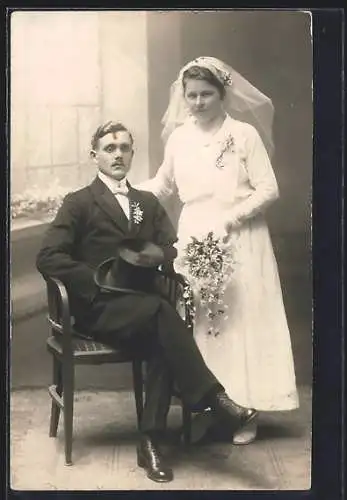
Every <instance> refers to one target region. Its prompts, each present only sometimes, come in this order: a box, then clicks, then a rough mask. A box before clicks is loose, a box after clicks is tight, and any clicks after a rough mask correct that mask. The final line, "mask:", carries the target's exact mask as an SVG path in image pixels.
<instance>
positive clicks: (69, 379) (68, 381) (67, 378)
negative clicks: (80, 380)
mask: <svg viewBox="0 0 347 500" xmlns="http://www.w3.org/2000/svg"><path fill="white" fill-rule="evenodd" d="M74 378H75V374H74V366H73V364H72V363H71V364H70V363H66V364H65V366H64V367H63V401H64V440H65V465H72V433H73V405H74V386H75V380H74Z"/></svg>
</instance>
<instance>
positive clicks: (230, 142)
mask: <svg viewBox="0 0 347 500" xmlns="http://www.w3.org/2000/svg"><path fill="white" fill-rule="evenodd" d="M234 145H235V142H234V138H233V137H232V136H231V135H228V137H227V138H226V139H225V141H224V142H223V143H222V146H221V150H220V152H219V154H218V156H217V160H216V167H217V168H224V164H223V157H224V154H225V153H226V152H227V151H228V149H231V151H232V152H233V153H234V149H233V146H234Z"/></svg>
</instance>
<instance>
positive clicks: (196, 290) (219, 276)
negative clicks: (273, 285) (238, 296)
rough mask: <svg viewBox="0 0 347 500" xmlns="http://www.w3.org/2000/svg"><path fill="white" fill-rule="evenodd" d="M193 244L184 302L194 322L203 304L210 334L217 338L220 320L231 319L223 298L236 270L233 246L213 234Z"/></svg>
mask: <svg viewBox="0 0 347 500" xmlns="http://www.w3.org/2000/svg"><path fill="white" fill-rule="evenodd" d="M191 240H192V241H191V242H190V243H188V245H187V246H186V247H185V251H184V257H183V265H184V267H185V269H186V272H187V276H186V277H187V279H188V281H189V285H188V286H187V287H186V289H185V292H184V298H185V300H186V303H187V305H188V307H189V309H190V312H191V315H192V317H193V318H194V316H195V313H196V302H197V301H198V302H199V304H200V307H201V308H202V309H203V310H205V312H206V316H207V319H208V322H209V328H208V334H209V335H212V334H213V335H215V336H217V335H218V334H219V330H218V328H217V327H216V321H215V320H216V318H217V317H220V316H221V315H224V319H227V315H226V309H227V308H228V305H227V304H225V303H224V302H223V295H224V292H225V290H226V287H227V285H228V283H229V282H230V279H231V274H232V272H233V270H234V263H235V262H234V258H233V251H232V246H231V245H230V243H229V244H228V245H223V244H222V243H221V240H220V238H218V237H215V236H214V234H213V232H212V231H211V232H209V233H208V234H207V236H206V237H204V238H203V239H201V240H199V239H197V238H196V237H194V236H192V237H191Z"/></svg>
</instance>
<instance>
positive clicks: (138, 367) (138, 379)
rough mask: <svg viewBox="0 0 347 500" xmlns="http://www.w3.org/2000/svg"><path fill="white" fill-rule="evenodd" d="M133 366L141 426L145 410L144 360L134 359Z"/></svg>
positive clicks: (138, 421) (136, 401)
mask: <svg viewBox="0 0 347 500" xmlns="http://www.w3.org/2000/svg"><path fill="white" fill-rule="evenodd" d="M132 368H133V384H134V393H135V404H136V415H137V425H138V427H140V423H141V418H142V412H143V375H142V362H141V361H140V360H134V361H133V363H132Z"/></svg>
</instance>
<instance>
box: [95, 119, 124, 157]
mask: <svg viewBox="0 0 347 500" xmlns="http://www.w3.org/2000/svg"><path fill="white" fill-rule="evenodd" d="M117 132H128V134H129V136H130V139H131V143H132V144H134V138H133V136H132V134H131V132H130V130H128V129H127V128H126V127H125V126H124V125H123V124H122V123H120V122H114V121H112V120H111V121H108V122H106V123H104V124H103V125H100V127H98V128H97V129H96V131H95V132H94V134H93V137H92V140H91V145H92V150H95V149H97V148H98V146H99V140H100V139H101V137H104V135H107V134H116V133H117Z"/></svg>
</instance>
